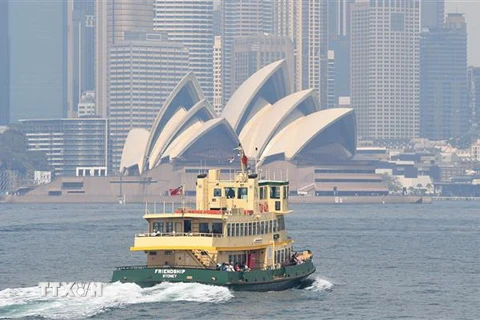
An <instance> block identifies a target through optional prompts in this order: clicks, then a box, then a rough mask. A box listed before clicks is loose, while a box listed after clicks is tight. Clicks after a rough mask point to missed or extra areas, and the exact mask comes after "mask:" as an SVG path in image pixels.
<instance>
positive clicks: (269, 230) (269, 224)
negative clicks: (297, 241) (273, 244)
mask: <svg viewBox="0 0 480 320" xmlns="http://www.w3.org/2000/svg"><path fill="white" fill-rule="evenodd" d="M272 226H273V221H272V220H270V221H269V222H268V232H269V233H272V232H273V227H272Z"/></svg>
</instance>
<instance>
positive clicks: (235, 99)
mask: <svg viewBox="0 0 480 320" xmlns="http://www.w3.org/2000/svg"><path fill="white" fill-rule="evenodd" d="M287 76H288V70H287V66H286V62H285V60H279V61H276V62H273V63H271V64H269V65H267V66H266V67H263V68H262V69H260V70H259V71H257V72H256V73H254V74H253V75H252V76H250V78H248V79H247V80H246V81H245V82H244V83H242V85H240V87H239V88H238V89H237V90H236V91H235V92H234V93H233V95H232V96H231V98H230V100H228V102H227V104H226V105H225V108H224V109H223V112H222V117H223V118H225V119H226V120H227V121H228V122H229V123H230V125H231V126H232V128H233V130H234V131H235V132H236V133H237V134H239V133H240V132H241V131H242V129H243V126H244V125H245V124H246V123H247V122H248V120H249V119H250V118H252V117H253V116H254V115H255V113H257V112H258V111H259V110H261V107H262V106H264V105H262V104H258V103H257V100H259V99H262V100H264V101H267V102H268V103H269V104H274V103H275V102H277V101H278V100H280V99H281V98H283V97H284V96H286V95H287V94H289V93H290V88H289V82H288V81H287V79H286V77H287Z"/></svg>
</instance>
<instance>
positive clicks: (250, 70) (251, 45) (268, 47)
mask: <svg viewBox="0 0 480 320" xmlns="http://www.w3.org/2000/svg"><path fill="white" fill-rule="evenodd" d="M231 58H232V59H231V70H230V75H231V86H232V87H231V92H234V91H235V90H237V89H238V87H239V86H240V85H241V84H242V83H243V82H244V81H245V80H247V79H248V78H249V77H250V76H251V75H252V74H254V73H255V72H257V71H258V70H260V69H261V68H263V67H264V66H266V65H268V64H270V63H272V62H274V61H277V60H281V59H285V60H286V62H287V67H288V72H289V75H288V79H289V80H290V86H289V87H290V88H293V84H294V82H293V81H294V77H293V66H294V63H293V62H294V49H293V43H292V41H291V40H290V39H289V38H287V37H282V36H277V35H272V34H264V33H261V34H255V35H249V36H243V37H235V41H234V43H233V46H232V51H231Z"/></svg>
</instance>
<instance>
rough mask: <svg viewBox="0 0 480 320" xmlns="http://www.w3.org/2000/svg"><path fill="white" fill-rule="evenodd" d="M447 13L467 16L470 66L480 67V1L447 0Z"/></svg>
mask: <svg viewBox="0 0 480 320" xmlns="http://www.w3.org/2000/svg"><path fill="white" fill-rule="evenodd" d="M445 12H446V13H449V12H459V13H464V14H465V19H466V22H467V32H468V64H469V65H474V66H476V67H480V0H446V8H445Z"/></svg>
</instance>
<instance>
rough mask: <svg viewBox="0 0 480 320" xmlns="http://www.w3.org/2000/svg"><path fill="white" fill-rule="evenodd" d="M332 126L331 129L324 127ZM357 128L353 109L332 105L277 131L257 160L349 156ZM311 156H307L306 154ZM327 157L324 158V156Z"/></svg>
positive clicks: (292, 159) (352, 148)
mask: <svg viewBox="0 0 480 320" xmlns="http://www.w3.org/2000/svg"><path fill="white" fill-rule="evenodd" d="M329 129H332V132H328V133H327V130H329ZM355 149H356V132H355V116H354V113H353V109H347V108H333V109H327V110H322V111H318V112H315V113H312V114H310V115H308V116H305V117H301V118H298V119H297V120H295V121H293V122H292V123H290V124H289V125H288V126H286V127H285V128H283V129H282V130H281V131H280V132H278V133H277V134H276V135H275V136H274V137H273V138H272V139H271V140H270V142H269V143H268V145H267V147H266V148H265V150H264V152H263V154H262V155H261V158H260V164H263V163H264V162H265V161H267V162H268V161H269V160H270V158H271V159H275V160H277V159H283V160H287V161H294V160H295V161H297V162H298V160H299V156H301V157H300V158H301V160H304V161H305V162H315V161H317V162H318V161H320V160H322V159H316V157H321V156H324V157H327V156H328V157H330V156H332V158H348V157H351V156H352V155H353V154H354V153H355ZM309 155H310V156H311V157H312V159H307V158H308V156H309ZM323 160H327V159H323Z"/></svg>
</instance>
